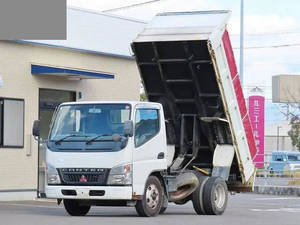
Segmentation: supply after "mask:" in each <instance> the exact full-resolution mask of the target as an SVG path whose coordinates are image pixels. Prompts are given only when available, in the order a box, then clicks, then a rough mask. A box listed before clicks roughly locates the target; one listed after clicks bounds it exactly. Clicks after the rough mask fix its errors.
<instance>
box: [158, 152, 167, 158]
mask: <svg viewBox="0 0 300 225" xmlns="http://www.w3.org/2000/svg"><path fill="white" fill-rule="evenodd" d="M163 158H165V153H164V152H160V153H158V155H157V159H163Z"/></svg>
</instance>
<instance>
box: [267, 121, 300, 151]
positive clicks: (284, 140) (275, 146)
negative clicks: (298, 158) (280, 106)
mask: <svg viewBox="0 0 300 225" xmlns="http://www.w3.org/2000/svg"><path fill="white" fill-rule="evenodd" d="M289 123H290V122H289V121H281V122H278V123H274V124H272V125H269V126H266V128H265V154H270V153H271V152H272V151H277V150H279V151H294V150H296V148H295V147H294V146H293V145H292V140H291V138H290V136H289V135H288V132H289V130H290V129H291V125H290V124H289Z"/></svg>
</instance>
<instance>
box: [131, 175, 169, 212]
mask: <svg viewBox="0 0 300 225" xmlns="http://www.w3.org/2000/svg"><path fill="white" fill-rule="evenodd" d="M162 204H163V188H162V186H161V182H160V181H159V179H158V178H157V177H155V176H150V177H149V178H148V180H147V182H146V186H145V191H144V195H143V197H142V199H141V200H139V201H137V203H136V205H135V209H136V211H137V213H138V215H139V216H144V217H150V216H157V215H158V214H159V212H160V210H161V207H162Z"/></svg>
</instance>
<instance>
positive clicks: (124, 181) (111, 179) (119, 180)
mask: <svg viewBox="0 0 300 225" xmlns="http://www.w3.org/2000/svg"><path fill="white" fill-rule="evenodd" d="M107 184H108V185H130V184H132V165H131V164H126V165H121V166H116V167H113V168H112V169H111V170H110V173H109V176H108V180H107Z"/></svg>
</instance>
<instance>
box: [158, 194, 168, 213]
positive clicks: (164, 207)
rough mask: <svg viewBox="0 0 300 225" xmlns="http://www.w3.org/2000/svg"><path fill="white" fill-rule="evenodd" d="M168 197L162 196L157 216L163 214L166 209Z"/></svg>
mask: <svg viewBox="0 0 300 225" xmlns="http://www.w3.org/2000/svg"><path fill="white" fill-rule="evenodd" d="M168 203H169V202H168V197H167V196H166V194H163V203H162V206H161V208H160V211H159V214H163V213H164V212H165V211H166V210H167V208H168Z"/></svg>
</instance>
